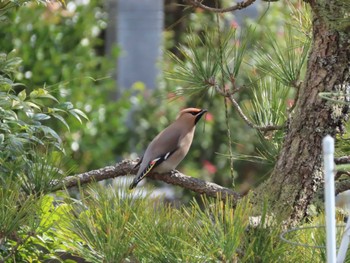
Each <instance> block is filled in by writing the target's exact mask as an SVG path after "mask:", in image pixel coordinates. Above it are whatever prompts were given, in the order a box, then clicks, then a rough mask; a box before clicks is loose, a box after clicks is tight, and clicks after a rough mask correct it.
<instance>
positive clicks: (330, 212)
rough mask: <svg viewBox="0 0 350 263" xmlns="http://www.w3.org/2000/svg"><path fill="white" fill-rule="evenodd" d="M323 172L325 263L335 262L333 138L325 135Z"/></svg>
mask: <svg viewBox="0 0 350 263" xmlns="http://www.w3.org/2000/svg"><path fill="white" fill-rule="evenodd" d="M323 158H324V174H325V180H324V183H325V187H324V190H325V208H326V233H327V263H335V262H336V239H335V236H336V228H335V192H334V139H333V138H332V137H331V136H329V135H327V136H326V137H325V138H324V139H323Z"/></svg>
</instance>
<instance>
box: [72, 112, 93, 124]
mask: <svg viewBox="0 0 350 263" xmlns="http://www.w3.org/2000/svg"><path fill="white" fill-rule="evenodd" d="M69 113H70V114H72V115H73V116H74V117H75V118H76V119H77V120H78V121H79V122H80V123H82V120H81V118H80V117H83V118H84V119H85V120H89V118H88V116H86V114H85V113H84V112H83V111H81V110H79V109H72V110H70V111H69Z"/></svg>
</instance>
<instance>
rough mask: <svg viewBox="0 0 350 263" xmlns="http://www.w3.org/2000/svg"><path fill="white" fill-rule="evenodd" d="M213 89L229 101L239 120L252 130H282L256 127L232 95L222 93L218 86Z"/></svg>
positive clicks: (281, 127)
mask: <svg viewBox="0 0 350 263" xmlns="http://www.w3.org/2000/svg"><path fill="white" fill-rule="evenodd" d="M215 89H216V91H217V92H218V93H219V94H221V95H222V96H224V97H226V98H228V99H229V100H230V101H231V103H232V105H233V107H234V108H235V109H236V110H237V113H238V115H239V116H241V118H242V119H243V120H244V122H245V123H246V124H248V126H249V127H251V128H253V129H257V130H259V131H262V132H266V131H275V130H282V129H283V128H284V126H283V125H266V126H258V125H256V124H255V123H253V122H252V121H251V120H249V118H248V117H247V116H246V115H245V114H244V112H243V110H242V109H241V107H240V106H239V104H238V102H237V101H236V100H235V98H234V97H233V94H232V93H229V92H224V91H222V90H221V89H220V88H219V87H218V86H215Z"/></svg>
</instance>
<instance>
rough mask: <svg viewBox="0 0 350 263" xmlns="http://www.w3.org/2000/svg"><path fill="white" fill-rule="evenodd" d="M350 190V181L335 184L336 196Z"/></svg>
mask: <svg viewBox="0 0 350 263" xmlns="http://www.w3.org/2000/svg"><path fill="white" fill-rule="evenodd" d="M349 189H350V180H343V181H340V182H336V183H335V194H336V195H337V194H339V193H341V192H344V191H346V190H349Z"/></svg>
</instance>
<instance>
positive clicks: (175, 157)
mask: <svg viewBox="0 0 350 263" xmlns="http://www.w3.org/2000/svg"><path fill="white" fill-rule="evenodd" d="M206 112H207V110H205V109H198V108H186V109H183V110H181V111H180V113H179V114H178V117H177V118H176V120H175V121H174V122H173V123H172V124H170V125H169V126H168V127H167V128H165V129H164V130H163V131H161V132H160V133H159V134H158V135H157V136H156V137H155V138H154V139H153V140H152V141H151V143H150V144H149V145H148V147H147V148H146V151H145V153H144V155H143V157H142V158H141V159H140V160H139V162H138V163H137V164H136V165H135V167H134V169H136V168H137V167H139V169H138V172H137V174H136V177H135V178H134V180H133V182H132V183H131V184H130V187H129V189H130V190H131V189H133V188H135V187H136V186H137V184H138V183H139V182H140V181H141V180H142V179H143V178H145V176H147V174H149V173H150V172H158V173H166V172H170V171H171V170H174V169H175V168H176V167H177V166H178V164H179V163H180V162H181V161H182V160H183V159H184V157H185V156H186V154H187V153H188V150H189V149H190V146H191V144H192V140H193V136H194V132H195V129H196V124H197V122H198V121H199V120H200V119H201V117H202V116H203V115H204V114H205V113H206Z"/></svg>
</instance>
